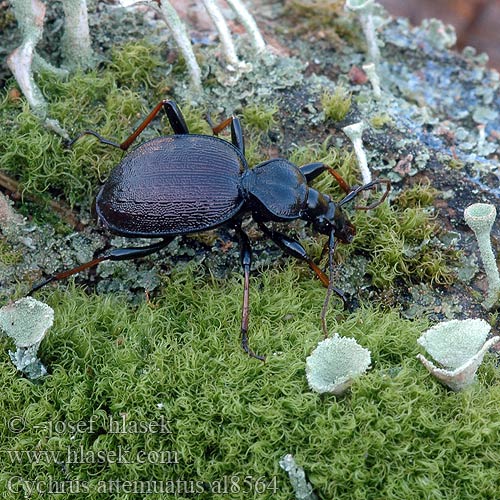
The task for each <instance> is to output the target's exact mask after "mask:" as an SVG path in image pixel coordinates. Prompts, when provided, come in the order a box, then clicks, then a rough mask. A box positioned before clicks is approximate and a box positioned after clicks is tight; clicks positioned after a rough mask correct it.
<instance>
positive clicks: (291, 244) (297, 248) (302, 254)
mask: <svg viewBox="0 0 500 500" xmlns="http://www.w3.org/2000/svg"><path fill="white" fill-rule="evenodd" d="M257 224H258V225H259V228H260V230H261V231H262V232H263V233H264V234H265V235H266V236H267V237H268V238H269V239H270V240H272V241H274V243H276V245H278V246H279V247H280V248H281V249H282V250H283V252H285V253H287V254H288V255H291V256H292V257H295V258H296V259H299V260H302V261H304V262H307V264H308V265H309V267H310V268H311V269H312V270H313V271H314V272H315V273H316V276H317V277H318V278H319V279H320V281H321V283H322V284H323V285H324V286H326V287H329V286H330V278H328V276H327V275H326V274H325V273H324V272H323V271H322V270H321V269H320V268H319V267H318V266H317V265H316V264H315V263H314V262H313V260H312V259H311V257H309V255H307V252H306V250H305V248H304V247H303V246H302V245H301V244H300V243H299V242H298V241H296V240H294V239H292V238H290V237H289V236H287V235H286V234H283V233H280V232H279V231H275V230H274V229H271V228H269V227H267V226H266V225H265V224H264V223H262V222H259V221H258V222H257ZM332 290H333V291H334V292H335V293H336V294H337V295H338V296H339V297H340V298H341V299H342V302H343V303H344V306H345V305H346V304H347V299H346V297H345V295H344V292H343V291H342V290H340V289H339V288H337V287H332Z"/></svg>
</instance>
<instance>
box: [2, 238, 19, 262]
mask: <svg viewBox="0 0 500 500" xmlns="http://www.w3.org/2000/svg"><path fill="white" fill-rule="evenodd" d="M22 261H23V255H22V253H21V252H20V251H16V250H12V248H11V247H10V245H9V244H8V243H7V242H6V241H5V238H4V237H0V263H1V264H4V265H6V266H11V265H14V264H19V263H20V262H22Z"/></svg>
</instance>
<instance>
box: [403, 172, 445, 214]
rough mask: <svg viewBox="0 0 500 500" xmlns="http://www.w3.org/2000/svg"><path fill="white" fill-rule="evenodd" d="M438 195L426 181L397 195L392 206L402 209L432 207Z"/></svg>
mask: <svg viewBox="0 0 500 500" xmlns="http://www.w3.org/2000/svg"><path fill="white" fill-rule="evenodd" d="M438 193H439V191H438V190H437V189H436V188H433V187H432V186H431V183H430V181H429V180H428V179H427V180H425V181H423V182H420V183H418V184H415V185H414V186H412V187H411V188H408V189H405V190H404V191H402V192H401V193H399V194H398V196H397V197H396V199H395V200H394V204H395V205H397V206H398V207H399V208H402V209H405V208H422V207H428V206H430V205H432V203H433V202H434V200H435V198H436V196H437V195H438Z"/></svg>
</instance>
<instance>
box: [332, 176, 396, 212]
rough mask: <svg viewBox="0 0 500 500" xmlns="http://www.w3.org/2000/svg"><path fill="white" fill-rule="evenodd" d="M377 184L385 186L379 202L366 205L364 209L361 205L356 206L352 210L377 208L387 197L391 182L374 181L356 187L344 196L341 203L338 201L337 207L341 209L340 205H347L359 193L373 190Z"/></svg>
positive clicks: (386, 180)
mask: <svg viewBox="0 0 500 500" xmlns="http://www.w3.org/2000/svg"><path fill="white" fill-rule="evenodd" d="M378 184H385V185H386V186H387V188H386V190H385V193H384V194H383V195H382V197H381V198H380V200H378V201H376V202H374V203H372V204H371V205H368V206H366V207H364V206H362V205H356V206H355V207H354V208H355V209H356V210H371V209H372V208H376V207H378V206H379V205H380V204H382V203H383V202H384V200H385V199H386V198H387V196H388V195H389V191H390V190H391V181H390V180H389V179H375V180H374V181H371V182H368V183H367V184H364V185H363V186H358V187H356V188H354V189H353V190H352V191H351V192H350V193H349V194H348V195H347V196H345V197H344V198H343V199H342V200H341V201H339V203H338V205H339V206H340V207H341V206H342V205H345V204H346V203H349V202H350V201H352V200H353V199H354V198H356V197H357V196H358V195H359V193H361V192H363V191H367V190H368V189H373V188H374V187H375V186H377V185H378Z"/></svg>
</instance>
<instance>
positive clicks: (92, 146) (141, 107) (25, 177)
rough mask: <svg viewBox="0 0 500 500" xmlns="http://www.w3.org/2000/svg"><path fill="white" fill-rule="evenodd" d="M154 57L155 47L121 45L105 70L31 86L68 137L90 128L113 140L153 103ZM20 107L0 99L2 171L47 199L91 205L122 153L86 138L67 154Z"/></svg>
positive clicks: (157, 67)
mask: <svg viewBox="0 0 500 500" xmlns="http://www.w3.org/2000/svg"><path fill="white" fill-rule="evenodd" d="M158 54H159V49H158V48H155V47H151V46H147V45H140V44H127V45H126V46H124V47H122V48H121V49H116V50H114V51H113V54H112V59H111V61H110V62H109V64H108V66H107V67H106V68H105V69H104V70H94V71H89V72H86V73H82V72H77V73H76V74H74V75H73V76H72V77H71V78H69V79H68V80H66V81H63V80H58V79H55V78H54V77H53V76H52V75H47V74H42V75H41V76H40V77H39V79H38V82H37V83H38V84H39V86H40V88H41V90H42V92H43V93H44V94H45V95H46V96H47V97H48V101H49V103H50V104H49V114H50V116H51V117H52V118H55V119H57V120H58V121H59V122H60V123H61V125H62V126H63V127H64V128H65V129H66V130H68V132H69V134H70V135H71V136H75V135H77V134H78V133H79V132H81V131H83V130H85V129H93V130H96V131H97V132H99V133H100V134H101V135H103V136H104V137H106V138H109V139H112V140H115V141H118V142H120V141H121V140H123V139H125V138H126V137H127V136H128V135H129V134H130V133H131V132H132V130H133V128H134V126H136V125H138V123H139V122H140V120H141V119H142V118H144V117H145V116H146V114H147V113H148V112H149V111H150V110H151V109H152V108H153V106H154V105H156V104H157V103H158V102H159V100H160V98H159V97H158V96H156V94H155V90H156V88H155V87H154V86H153V83H152V82H154V81H159V82H163V79H162V77H160V76H158V72H159V71H161V65H159V57H158ZM49 97H50V98H49ZM163 97H165V96H162V98H163ZM20 103H21V104H19V103H12V102H10V101H9V99H8V97H7V93H5V94H4V93H2V95H1V101H0V119H1V120H2V123H4V125H5V126H4V133H3V134H2V135H1V136H0V150H1V151H2V152H3V155H2V170H4V171H6V172H8V173H9V175H11V176H13V177H15V178H16V179H18V180H19V181H20V182H21V184H22V187H23V189H25V190H26V191H28V192H30V193H33V194H38V195H40V194H41V193H44V192H46V191H48V190H49V189H50V190H51V193H52V196H56V195H59V194H61V195H62V196H63V197H64V198H65V199H66V200H67V201H68V202H69V203H70V204H72V205H75V204H90V202H91V200H92V198H93V196H94V194H95V190H96V188H97V186H98V185H99V184H100V183H101V182H102V180H103V178H105V177H106V175H107V173H108V172H109V171H110V169H111V168H112V167H113V166H114V165H115V164H116V162H117V160H118V159H119V158H120V157H121V152H120V151H115V150H114V149H113V148H110V147H106V146H104V145H102V144H99V143H98V142H97V141H96V140H95V139H91V138H85V139H83V140H81V141H79V142H78V143H77V144H76V145H75V146H74V148H73V149H72V150H71V151H69V150H67V149H65V147H64V144H63V143H62V141H61V139H60V138H59V137H57V136H56V135H55V134H53V133H51V132H50V131H48V130H46V129H45V128H44V127H43V126H42V125H41V124H40V123H39V122H38V120H37V119H36V118H35V117H34V116H33V115H32V114H31V113H30V111H29V109H28V107H27V106H26V105H25V104H23V103H24V101H23V100H20ZM20 106H22V107H20ZM150 133H151V132H150ZM145 135H146V137H147V132H145Z"/></svg>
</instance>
